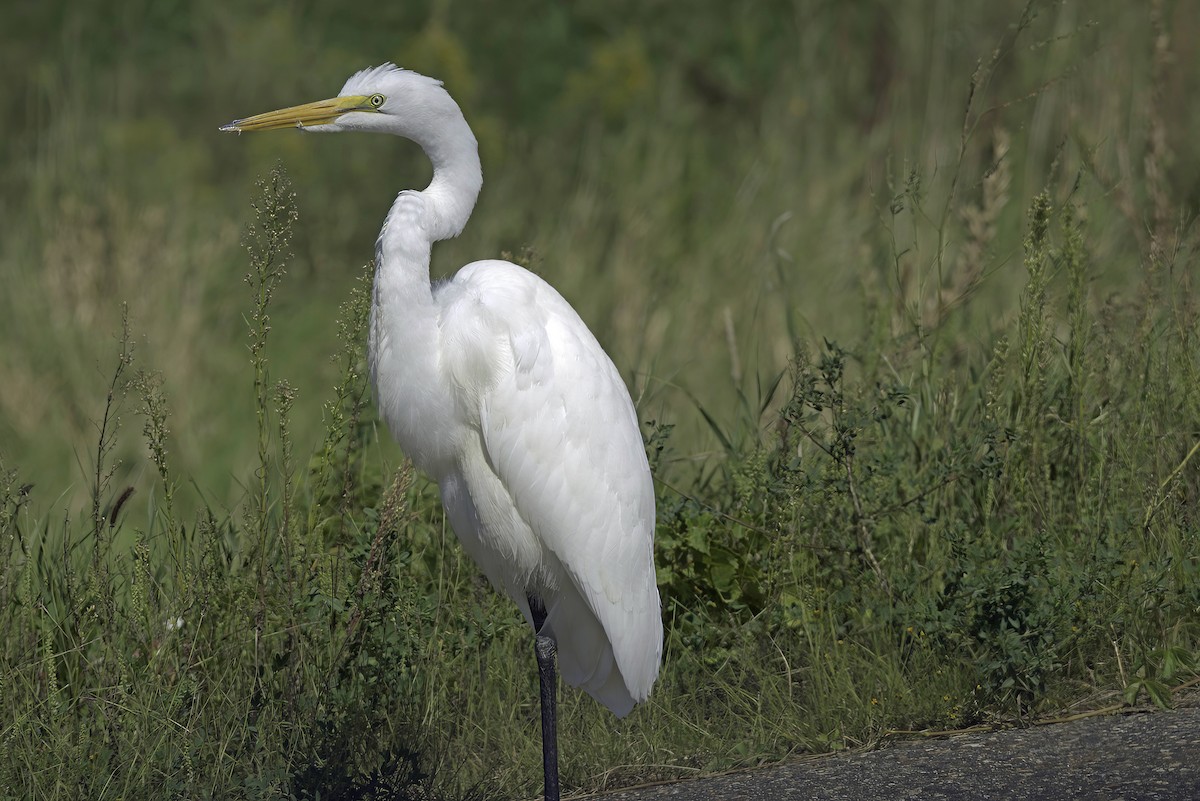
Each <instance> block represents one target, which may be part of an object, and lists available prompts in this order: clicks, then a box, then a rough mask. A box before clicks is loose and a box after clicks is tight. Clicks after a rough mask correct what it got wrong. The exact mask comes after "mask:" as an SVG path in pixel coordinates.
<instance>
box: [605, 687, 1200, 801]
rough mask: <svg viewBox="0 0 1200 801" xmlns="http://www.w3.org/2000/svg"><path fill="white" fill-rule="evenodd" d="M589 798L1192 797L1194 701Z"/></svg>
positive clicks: (1198, 799) (1198, 711)
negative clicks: (1176, 705) (1182, 704)
mask: <svg viewBox="0 0 1200 801" xmlns="http://www.w3.org/2000/svg"><path fill="white" fill-rule="evenodd" d="M593 798H595V799H603V801H652V800H653V799H667V798H669V799H675V801H711V800H712V799H722V800H724V799H730V800H732V799H779V800H780V801H799V800H800V799H806V800H807V799H829V800H830V801H841V799H845V800H846V801H870V800H871V799H888V801H891V800H892V799H922V800H923V801H939V800H940V799H980V800H981V801H982V800H984V799H1005V801H1024V800H1025V799H1030V800H1032V801H1057V799H1076V798H1078V799H1097V801H1118V800H1119V799H1128V801H1134V799H1138V801H1141V800H1142V799H1146V801H1168V799H1169V800H1170V801H1200V705H1196V704H1195V702H1194V701H1193V703H1192V704H1191V705H1189V706H1186V707H1182V708H1177V709H1174V710H1169V711H1162V712H1142V713H1132V714H1119V715H1111V716H1107V717H1095V718H1086V719H1083V720H1077V721H1072V722H1069V723H1060V724H1054V725H1046V726H1034V727H1031V728H1026V729H1009V730H1005V731H996V732H983V733H974V734H962V735H955V736H951V737H947V738H946V739H939V740H924V741H919V742H904V743H898V744H895V745H892V746H890V747H885V748H881V749H879V750H877V751H868V752H860V753H853V754H845V755H834V756H830V757H826V758H822V759H815V760H806V761H803V762H795V763H791V764H786V765H779V766H775V767H770V768H762V769H759V770H754V771H748V772H745V773H738V774H730V775H725V776H718V777H714V778H708V779H698V780H694V781H688V782H682V783H678V784H669V785H660V786H656V787H647V788H641V789H637V790H629V791H625V792H619V793H612V794H607V795H603V796H594V797H593Z"/></svg>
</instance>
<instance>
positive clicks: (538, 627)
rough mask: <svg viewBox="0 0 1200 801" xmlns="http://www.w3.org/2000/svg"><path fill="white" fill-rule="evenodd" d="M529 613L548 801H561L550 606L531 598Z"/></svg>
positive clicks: (531, 596) (533, 596) (534, 596)
mask: <svg viewBox="0 0 1200 801" xmlns="http://www.w3.org/2000/svg"><path fill="white" fill-rule="evenodd" d="M529 611H530V612H531V613H532V615H533V627H534V629H535V631H536V633H537V638H536V640H535V642H534V649H535V650H536V652H537V663H538V679H539V680H540V681H539V683H540V685H541V692H542V769H543V770H544V771H545V774H546V785H545V789H546V801H558V795H559V793H558V718H557V711H556V690H557V684H556V682H555V677H554V654H555V647H554V640H552V639H551V638H550V637H548V636H546V635H544V634H542V625H543V624H544V623H545V622H546V607H545V606H543V605H542V599H541V598H538V597H537V596H536V595H530V596H529Z"/></svg>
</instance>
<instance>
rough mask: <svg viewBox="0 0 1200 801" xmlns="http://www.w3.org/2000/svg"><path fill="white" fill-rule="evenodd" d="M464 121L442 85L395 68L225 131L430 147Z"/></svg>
mask: <svg viewBox="0 0 1200 801" xmlns="http://www.w3.org/2000/svg"><path fill="white" fill-rule="evenodd" d="M460 121H462V111H460V110H459V108H458V104H457V103H455V102H454V99H453V98H451V97H450V95H449V93H448V92H446V90H445V89H443V88H442V82H441V81H438V80H435V79H433V78H427V77H426V76H424V75H421V74H419V73H416V72H413V71H412V70H405V69H401V68H399V67H397V66H396V65H394V64H383V65H381V66H378V67H372V68H369V69H365V70H362V71H360V72H356V73H355V74H354V75H352V76H350V79H349V80H348V81H346V84H345V86H343V87H342V91H341V92H339V93H338V95H337V97H331V98H329V99H328V100H318V101H316V102H314V103H305V104H303V105H300V106H291V107H289V108H283V109H279V110H278V111H268V112H267V113H265V114H256V115H255V116H253V117H246V118H245V119H240V120H234V121H233V122H231V123H229V124H227V125H222V126H221V130H222V131H233V132H236V133H241V132H242V131H268V130H273V129H276V128H299V129H301V130H304V131H322V132H332V133H336V132H340V131H381V132H386V133H392V134H398V135H400V136H404V137H407V138H409V139H413V140H416V141H418V142H421V143H424V142H425V141H426V140H427V139H428V138H429V137H430V135H440V134H442V133H443V132H444V131H445V130H446V129H447V128H452V127H454V126H455V123H456V122H460Z"/></svg>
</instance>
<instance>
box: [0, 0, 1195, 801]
mask: <svg viewBox="0 0 1200 801" xmlns="http://www.w3.org/2000/svg"><path fill="white" fill-rule="evenodd" d="M1198 38H1200V7H1198V6H1197V4H1196V3H1194V2H1190V1H1189V0H1150V1H1149V2H1124V1H1121V0H1094V1H1091V2H1088V1H1087V0H1061V1H1059V2H1050V1H1049V0H1046V1H1045V2H1042V1H1040V0H1030V1H1029V2H1017V1H1016V0H999V1H998V0H990V2H984V0H928V1H927V2H921V3H883V2H858V3H850V2H842V3H838V2H829V1H821V2H817V1H816V0H790V1H785V0H754V1H753V2H749V1H746V2H737V1H736V0H735V1H733V2H720V3H718V2H705V3H671V2H666V1H665V0H648V1H643V2H632V0H609V1H608V2H603V3H602V2H598V0H581V2H575V3H570V4H566V3H562V4H554V3H548V2H532V0H509V2H505V3H496V2H478V3H466V2H457V3H451V2H424V3H421V2H417V3H393V4H388V5H385V6H380V7H367V6H361V7H347V6H346V5H345V4H335V3H315V2H293V3H283V4H281V3H277V2H276V3H261V2H260V3H238V4H235V3H229V2H225V3H221V2H217V3H211V2H210V3H189V2H177V3H171V2H157V3H150V2H133V1H131V0H115V1H110V2H96V1H92V0H81V1H80V2H73V3H71V4H69V5H68V4H52V3H42V4H33V3H23V4H19V5H18V4H11V3H10V4H9V5H8V7H6V8H5V9H4V10H3V11H2V12H0V75H3V76H4V77H5V80H4V81H3V83H0V114H2V115H3V120H4V122H5V135H4V136H3V137H2V138H0V277H2V279H3V280H2V283H0V287H2V289H0V541H4V542H6V544H7V548H8V555H7V557H6V560H7V561H6V567H5V570H3V571H0V619H2V621H3V622H2V623H0V629H3V630H4V631H6V632H8V636H6V637H4V638H0V710H2V711H3V712H5V713H7V717H0V799H6V798H8V797H10V796H14V797H16V796H17V794H18V793H19V792H20V789H21V788H25V790H26V795H30V794H36V795H37V796H38V797H46V798H56V797H58V798H75V797H88V798H101V797H113V798H118V797H119V798H134V797H143V796H145V797H156V798H157V797H166V796H172V795H187V796H188V797H213V798H230V797H244V798H268V797H269V798H278V797H281V796H286V795H290V796H292V797H310V798H311V797H316V796H317V795H319V796H320V797H321V798H333V797H338V798H379V797H388V798H394V797H412V798H420V799H422V800H423V801H427V799H429V798H431V797H434V798H440V797H444V798H455V799H458V798H473V797H480V796H489V795H495V796H500V795H502V794H507V795H522V796H532V795H534V794H535V793H536V792H537V790H538V788H539V787H540V782H541V775H540V767H539V766H540V762H539V754H540V749H539V743H540V741H539V739H538V728H537V727H538V717H537V711H536V701H535V699H536V697H537V694H536V688H535V683H536V678H535V676H534V673H533V672H532V670H530V667H531V665H530V660H529V650H530V648H529V645H530V642H529V632H528V630H527V628H526V627H525V625H524V622H523V621H522V620H521V619H520V618H519V616H517V615H516V614H515V612H514V610H513V608H512V606H511V604H510V603H509V602H508V601H507V600H505V599H503V598H502V597H500V596H499V595H498V594H496V593H494V592H493V591H491V589H490V588H488V587H487V586H486V585H485V583H484V582H483V581H482V579H481V578H480V576H479V574H478V571H477V569H476V568H475V567H474V566H473V565H471V564H470V563H469V560H468V559H467V557H466V556H465V555H464V554H463V552H462V550H461V549H460V548H458V547H457V546H455V545H454V544H453V539H454V538H453V536H452V534H451V533H450V531H449V530H448V528H447V527H446V525H445V521H444V520H443V517H442V514H441V510H440V506H439V504H438V501H437V498H436V492H435V490H434V488H433V487H431V486H430V484H429V483H428V481H426V480H423V479H421V478H419V477H415V476H413V475H412V474H411V473H410V472H407V471H406V470H405V469H404V467H403V466H402V462H401V459H400V455H399V454H398V453H397V452H396V450H395V448H394V446H393V445H391V444H390V438H389V437H388V436H387V434H386V432H383V431H381V430H378V428H376V427H375V426H374V423H373V420H372V419H371V418H370V415H371V414H372V412H371V411H370V410H369V404H367V407H368V409H367V410H366V411H364V410H363V409H362V408H361V407H359V406H358V405H357V404H358V402H359V398H360V397H361V396H360V392H362V388H361V382H360V379H361V370H360V367H361V365H360V362H361V353H360V350H361V348H360V347H358V346H359V345H361V339H362V336H361V334H352V335H350V336H349V339H350V340H352V342H351V343H350V345H349V347H348V348H347V346H346V345H345V344H344V343H343V342H341V341H340V339H341V337H340V333H341V332H344V331H348V330H351V331H352V330H354V326H355V320H354V314H355V313H354V311H353V309H355V308H356V309H358V310H359V312H360V316H359V318H357V319H358V324H360V325H361V315H362V314H365V312H363V310H364V309H365V304H364V303H363V302H362V299H363V298H365V295H364V294H363V293H362V291H361V286H362V285H361V283H356V282H359V281H360V279H361V278H362V277H363V276H364V274H365V273H364V269H365V265H366V264H367V262H368V260H369V259H370V258H371V257H372V256H373V250H374V248H373V246H374V240H375V236H376V233H377V231H378V229H379V226H380V224H381V221H382V219H383V216H384V214H385V212H386V210H387V208H388V206H389V204H390V203H391V201H392V198H393V197H394V196H395V193H396V192H397V191H398V190H400V189H403V188H421V187H423V186H424V185H425V182H426V181H427V180H428V178H429V174H430V168H429V165H428V164H427V162H426V160H425V158H424V157H423V155H422V154H421V153H420V152H419V150H418V149H417V148H416V146H414V145H412V144H411V143H406V142H402V141H397V140H395V139H393V138H390V137H381V136H368V135H343V136H327V137H323V136H317V135H305V134H302V133H299V132H294V131H281V132H276V133H271V134H257V135H256V134H247V135H245V136H233V135H230V134H222V133H218V131H217V128H218V126H220V125H221V124H223V123H225V122H228V121H229V120H231V119H234V118H236V117H241V116H245V115H248V114H253V113H258V112H262V111H267V110H270V109H275V108H279V107H281V106H286V105H291V104H295V103H299V102H305V101H310V100H316V99H320V98H325V97H328V96H330V95H332V94H334V93H336V92H337V91H338V89H339V87H340V86H341V85H342V83H343V82H344V81H345V79H346V78H347V77H348V76H349V75H350V74H351V73H353V72H354V71H356V70H358V69H361V68H363V67H365V66H368V65H374V64H379V63H381V62H384V61H394V62H396V63H398V64H400V65H402V66H405V67H410V68H413V69H416V70H419V71H421V72H424V73H426V74H430V75H434V76H437V77H440V78H442V79H443V80H444V81H445V83H446V86H447V88H448V89H449V90H450V91H451V93H452V94H453V95H454V96H455V97H456V98H457V99H458V101H459V102H460V104H461V105H462V107H463V109H464V111H465V113H466V115H467V118H468V120H469V121H470V123H471V124H472V126H473V127H474V130H475V132H476V134H477V136H478V138H479V142H480V148H481V152H482V157H483V163H484V175H485V182H484V188H483V194H482V196H481V199H480V202H479V204H478V206H477V208H476V213H475V216H474V218H473V220H472V222H471V223H470V224H469V225H468V226H467V229H466V231H465V232H464V234H463V235H462V236H461V237H460V238H459V239H457V240H454V241H451V242H446V243H442V244H441V245H440V246H439V247H438V248H436V249H435V252H434V256H433V260H434V264H433V274H434V275H435V276H444V275H447V274H450V273H452V272H453V271H454V270H455V269H457V267H458V266H460V265H462V264H465V263H467V262H469V261H473V260H476V259H480V258H489V257H495V256H500V255H502V254H510V257H511V258H514V259H517V260H519V261H521V262H522V263H524V264H526V265H527V266H529V267H530V268H531V269H534V270H535V271H537V272H538V273H540V274H541V275H543V276H544V277H545V278H546V279H547V280H549V281H550V282H551V283H552V284H554V285H555V286H556V287H558V289H559V290H560V291H561V292H562V294H563V295H564V296H565V297H566V298H567V299H568V300H569V301H570V302H571V303H572V304H574V306H575V307H576V308H577V309H578V310H579V312H580V314H581V316H582V317H583V319H584V320H585V321H587V323H588V324H589V326H591V327H592V329H593V330H594V331H595V333H596V334H597V336H598V338H599V339H600V341H601V343H602V344H603V345H604V346H605V348H606V349H607V350H608V351H609V353H610V354H611V355H612V357H613V359H614V361H615V362H616V364H617V366H618V368H619V369H620V371H621V373H622V374H623V376H625V378H626V380H627V381H628V383H629V385H630V387H631V389H632V392H633V396H634V398H635V400H636V402H637V404H638V407H639V412H640V414H641V416H642V419H643V421H644V422H645V423H646V426H645V428H644V433H645V434H646V436H647V440H648V442H647V449H648V452H649V455H650V459H651V464H652V465H653V470H654V473H655V478H656V490H657V509H658V521H657V529H656V539H655V558H656V567H657V571H658V584H659V589H660V592H661V595H662V599H663V616H664V623H665V626H666V645H665V649H664V661H663V669H662V673H661V675H660V678H659V681H658V683H657V685H656V687H655V690H654V695H653V696H652V698H651V699H650V701H649V702H648V703H646V704H642V705H639V707H638V708H637V710H636V711H635V712H634V713H633V714H632V715H630V716H629V717H628V718H627V719H625V720H624V721H622V722H620V723H617V722H615V721H614V720H613V719H612V717H611V715H609V714H608V712H607V711H606V710H604V709H602V708H601V707H599V706H598V705H597V704H595V703H594V702H592V701H591V699H589V698H587V697H586V696H584V695H582V694H580V693H576V692H572V691H564V692H563V693H562V695H561V699H560V714H561V716H562V718H561V719H562V724H561V729H562V731H563V732H564V744H563V748H562V756H563V777H564V786H565V787H567V788H568V790H569V791H570V792H575V791H582V790H588V791H590V790H599V789H603V788H607V787H614V786H620V785H623V784H631V783H637V782H643V781H650V780H656V779H669V778H681V777H688V776H693V775H695V774H696V773H697V772H712V771H720V770H725V769H729V768H732V767H749V766H754V765H759V764H762V763H764V762H766V761H774V760H779V759H784V758H786V757H788V756H789V755H792V754H796V753H800V752H805V753H817V752H826V751H830V750H837V749H843V748H856V747H860V746H864V745H866V746H869V745H872V744H875V743H879V742H881V741H883V740H886V739H889V738H894V737H904V736H909V735H912V734H913V733H914V732H929V731H943V730H945V729H950V728H958V727H961V726H964V725H976V724H982V725H994V724H999V725H1008V724H1011V723H1013V722H1017V723H1026V722H1028V720H1029V719H1030V717H1031V716H1036V715H1045V714H1047V713H1054V712H1056V711H1060V710H1064V709H1070V710H1071V711H1072V713H1074V711H1075V710H1078V709H1079V708H1090V709H1093V710H1097V709H1099V710H1100V711H1112V710H1115V709H1118V708H1120V707H1121V706H1122V705H1131V704H1136V703H1139V702H1140V701H1141V700H1142V699H1149V700H1150V701H1152V702H1154V703H1156V704H1158V705H1160V706H1166V705H1169V704H1170V703H1171V698H1172V694H1173V693H1174V692H1176V691H1177V690H1178V689H1180V688H1182V687H1188V686H1193V685H1194V684H1195V682H1196V681H1197V678H1196V672H1197V665H1198V664H1200V658H1198V655H1200V646H1198V643H1200V628H1198V625H1200V624H1198V621H1200V560H1198V559H1197V554H1200V544H1198V541H1197V540H1198V537H1200V531H1198V530H1197V527H1196V524H1195V521H1196V520H1197V519H1200V511H1198V510H1200V471H1198V470H1197V464H1198V463H1200V459H1198V458H1196V457H1197V454H1200V442H1198V440H1200V429H1198V428H1197V421H1198V420H1200V357H1198V354H1200V349H1198V348H1197V346H1196V343H1197V342H1198V341H1200V314H1198V309H1200V304H1198V303H1197V295H1196V289H1195V281H1194V278H1195V276H1194V273H1195V269H1196V264H1197V252H1196V243H1197V237H1196V230H1197V229H1196V226H1195V225H1194V220H1195V218H1196V215H1197V211H1198V209H1200V147H1197V145H1196V137H1195V132H1196V131H1197V130H1200V108H1198V107H1197V104H1195V103H1194V102H1192V101H1193V99H1194V98H1195V97H1197V96H1198V95H1200V86H1198V83H1200V69H1198V66H1200V65H1198V64H1197V56H1196V54H1195V51H1194V49H1193V48H1192V43H1194V42H1195V41H1197V40H1198ZM277 164H281V165H282V166H283V167H284V169H285V170H286V172H287V174H288V175H290V176H291V186H292V188H293V189H294V191H295V193H296V204H297V207H298V211H299V215H300V222H299V225H298V226H297V227H296V229H295V233H294V236H293V239H292V240H291V247H292V250H293V255H292V257H291V258H290V259H289V261H288V265H287V268H288V274H287V275H286V276H285V277H284V279H283V282H282V284H281V285H280V286H279V288H278V289H277V291H276V293H275V295H274V298H273V300H272V303H271V305H270V314H271V325H272V329H271V332H270V337H269V339H268V342H267V346H266V352H265V354H264V355H263V356H262V357H261V358H260V359H259V360H258V362H257V363H256V365H255V366H252V364H251V355H250V352H249V348H248V345H249V342H250V334H249V332H248V330H247V329H248V326H247V319H248V318H252V317H253V312H252V306H253V301H252V294H253V289H252V287H249V286H247V285H246V282H245V280H244V278H245V276H246V274H247V272H248V271H249V270H250V267H249V264H248V258H247V254H246V252H245V250H244V248H243V247H242V245H241V240H242V236H243V231H244V230H245V228H246V226H247V224H248V223H250V222H251V221H253V220H254V219H255V214H254V213H253V212H252V211H251V209H250V204H251V201H252V199H254V198H256V197H261V196H262V194H263V193H262V190H261V188H260V187H256V185H255V182H256V181H257V180H258V179H259V178H260V177H261V176H264V175H266V174H267V173H268V172H271V173H272V174H273V175H278V174H279V173H277V172H275V171H274V168H275V166H276V165H277ZM273 185H275V186H279V185H280V184H279V183H275V184H273ZM260 222H261V220H260ZM355 286H358V287H359V288H360V291H359V292H358V293H357V294H356V295H354V296H355V297H357V298H358V301H359V302H358V304H357V306H355V305H354V304H346V301H347V300H349V299H350V298H351V297H352V288H354V287H355ZM126 306H127V308H128V314H129V319H130V331H131V336H132V339H133V341H134V350H135V352H134V359H135V361H134V363H133V364H132V365H128V364H124V365H122V366H121V368H120V369H121V370H123V371H124V372H123V377H122V379H121V380H120V381H116V382H114V379H113V375H114V373H115V372H117V371H118V358H119V356H118V354H119V352H120V349H121V330H122V313H123V308H125V307H126ZM339 307H342V308H343V309H350V311H339ZM348 318H350V319H348ZM338 353H340V354H341V356H340V361H339V362H335V361H334V360H333V357H334V355H335V354H338ZM255 367H257V368H258V369H261V370H269V373H270V374H269V376H267V377H266V379H265V380H263V381H261V382H260V384H259V385H258V388H257V389H260V390H261V394H256V386H255V372H254V371H255ZM140 370H147V371H151V374H150V375H149V376H147V375H146V374H143V373H139V371H140ZM155 371H157V376H158V377H157V378H156V377H155ZM130 378H132V379H134V380H133V381H132V382H131V384H130V386H129V387H128V389H129V391H128V392H123V391H121V390H123V389H125V388H126V383H125V382H126V380H127V379H130ZM160 381H161V383H160ZM277 381H286V382H287V385H286V386H284V387H283V391H282V392H278V388H279V387H280V386H281V385H280V384H277V383H276V382H277ZM110 385H113V386H115V388H116V389H117V390H118V391H116V392H115V393H114V395H113V398H112V405H111V407H110V406H109V404H108V402H107V401H108V398H107V397H106V396H107V393H108V391H109V387H110ZM288 387H293V388H295V389H296V391H297V392H298V396H297V398H296V400H295V405H294V406H293V407H292V408H291V409H290V412H280V411H279V410H278V406H276V404H279V406H285V405H286V403H280V401H279V399H280V397H281V396H282V397H284V399H285V400H286V398H287V397H288V396H289V392H290V390H289V389H288ZM164 396H165V398H164ZM110 412H115V417H117V418H120V421H121V423H122V425H121V430H120V433H119V436H117V437H116V438H115V439H113V440H110V439H109V437H110V436H111V434H112V431H113V428H114V421H113V419H111V418H109V419H107V420H106V421H105V422H103V423H102V420H105V415H106V414H108V413H110ZM363 415H366V417H364V416H363ZM285 421H286V422H285ZM164 425H165V426H167V427H169V429H170V433H169V435H167V436H166V437H165V439H164V437H163V433H162V426H164ZM102 426H103V429H104V431H105V432H106V433H105V434H104V435H103V436H102V435H101V434H100V428H101V427H102ZM285 429H286V431H287V432H290V436H286V435H285ZM110 441H112V442H115V446H114V450H113V451H112V452H111V453H109V452H108V451H107V450H106V445H105V444H102V443H108V442H110ZM98 443H100V444H98ZM164 447H165V449H166V450H167V451H169V454H164V453H163V452H162V451H163V449H164ZM148 450H149V451H150V453H147V451H148ZM314 451H315V455H312V457H311V458H310V454H314ZM113 456H115V457H117V458H119V460H120V461H119V463H118V464H117V466H116V468H115V470H116V472H115V473H113V474H112V475H111V476H110V475H109V474H108V470H109V465H110V463H111V460H110V457H113ZM156 463H157V466H156ZM168 465H169V469H168ZM159 467H161V471H162V472H161V474H160V473H159V469H158V468H159ZM189 482H191V484H192V486H184V485H186V484H188V483H189ZM29 485H32V488H30V486H29ZM389 486H390V489H388V487H389ZM131 489H132V490H133V494H132V495H131V494H130V490H131ZM131 498H132V500H131ZM89 507H90V508H89ZM389 788H391V789H389ZM397 788H407V789H406V790H403V792H409V791H410V790H411V792H409V794H408V795H407V796H402V795H401V793H402V790H401V789H397ZM6 793H7V795H6Z"/></svg>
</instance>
